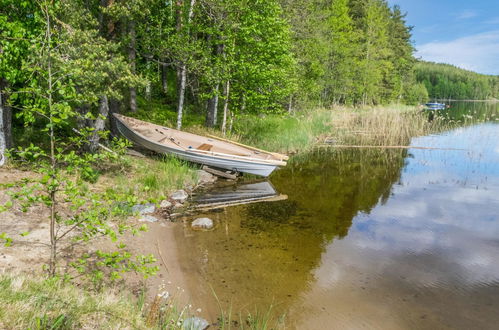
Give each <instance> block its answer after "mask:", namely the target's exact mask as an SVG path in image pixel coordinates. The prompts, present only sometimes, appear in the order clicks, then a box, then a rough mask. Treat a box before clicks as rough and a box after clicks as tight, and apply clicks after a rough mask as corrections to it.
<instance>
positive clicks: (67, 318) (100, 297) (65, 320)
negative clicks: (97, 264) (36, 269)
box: [0, 274, 284, 330]
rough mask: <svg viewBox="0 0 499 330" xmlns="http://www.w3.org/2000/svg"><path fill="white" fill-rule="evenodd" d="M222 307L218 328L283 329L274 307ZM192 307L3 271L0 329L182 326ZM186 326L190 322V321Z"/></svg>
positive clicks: (159, 297) (162, 297)
mask: <svg viewBox="0 0 499 330" xmlns="http://www.w3.org/2000/svg"><path fill="white" fill-rule="evenodd" d="M231 313H232V311H231V310H230V309H229V310H228V311H224V310H222V309H221V317H220V319H219V324H218V325H217V326H216V327H217V328H218V329H234V328H236V329H254V330H257V329H258V330H265V329H279V328H284V323H283V321H282V320H277V321H274V320H273V318H272V306H271V307H270V308H269V310H268V311H266V312H264V313H258V312H255V313H253V314H251V313H248V314H247V316H245V317H243V315H242V314H239V320H238V321H232V320H231V318H230V315H231ZM191 316H192V313H191V312H190V307H189V306H185V307H183V308H180V307H179V306H178V305H177V303H176V298H175V297H174V296H173V297H169V296H168V295H157V296H156V297H155V298H154V300H153V301H152V302H151V303H150V304H145V303H144V299H143V296H141V297H138V298H137V297H135V296H133V295H132V294H131V293H129V292H126V291H123V290H121V291H118V290H114V289H111V288H106V289H104V290H102V291H98V292H96V291H90V290H86V289H85V288H81V287H77V286H75V285H73V284H70V283H67V282H65V281H63V280H61V279H59V278H44V277H30V278H28V277H27V276H22V275H16V276H14V275H8V274H2V275H0V328H2V329H33V330H35V329H36V330H42V329H44V330H45V329H54V330H57V329H183V330H186V329H187V330H188V329H189V327H188V326H187V327H184V321H185V320H186V319H187V318H190V317H191ZM186 325H187V324H186ZM210 328H211V327H210Z"/></svg>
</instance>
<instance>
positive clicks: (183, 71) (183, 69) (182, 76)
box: [177, 0, 196, 129]
mask: <svg viewBox="0 0 499 330" xmlns="http://www.w3.org/2000/svg"><path fill="white" fill-rule="evenodd" d="M195 5H196V0H191V5H190V7H189V14H188V16H187V26H188V25H189V23H190V21H191V19H192V15H194V6H195ZM180 13H181V11H180ZM179 20H180V23H179V22H178V21H177V29H178V30H182V22H181V18H180V17H179ZM186 33H188V31H187V32H186ZM186 81H187V66H186V64H185V62H182V63H181V64H180V70H179V87H178V91H179V92H178V106H177V129H181V128H182V115H183V111H184V98H185V85H186Z"/></svg>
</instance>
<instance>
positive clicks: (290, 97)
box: [288, 94, 293, 114]
mask: <svg viewBox="0 0 499 330" xmlns="http://www.w3.org/2000/svg"><path fill="white" fill-rule="evenodd" d="M292 112H293V94H290V95H289V103H288V113H289V114H291V113H292Z"/></svg>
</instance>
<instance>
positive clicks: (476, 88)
mask: <svg viewBox="0 0 499 330" xmlns="http://www.w3.org/2000/svg"><path fill="white" fill-rule="evenodd" d="M416 78H417V81H418V82H420V83H423V84H424V85H425V87H426V89H427V90H428V94H429V96H430V98H435V99H457V100H465V99H469V100H487V99H491V98H499V77H497V76H488V75H482V74H478V73H475V72H471V71H468V70H463V69H460V68H457V67H455V66H452V65H449V64H439V63H432V62H423V61H420V62H418V63H417V65H416Z"/></svg>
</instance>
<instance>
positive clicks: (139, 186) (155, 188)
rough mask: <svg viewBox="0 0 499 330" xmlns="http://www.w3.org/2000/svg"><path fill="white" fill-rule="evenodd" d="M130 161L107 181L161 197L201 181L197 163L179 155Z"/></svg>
mask: <svg viewBox="0 0 499 330" xmlns="http://www.w3.org/2000/svg"><path fill="white" fill-rule="evenodd" d="M130 163H131V166H130V167H129V168H128V169H127V170H126V171H124V172H122V173H118V174H116V175H112V174H111V175H108V176H107V177H106V178H105V182H106V184H111V185H112V187H113V188H112V190H113V191H114V192H116V193H122V194H123V193H124V194H129V195H134V196H136V197H137V198H139V199H144V200H145V199H148V200H151V201H159V200H161V199H164V198H166V196H168V194H169V193H171V192H172V191H174V190H176V189H183V188H185V187H186V186H194V185H195V184H196V182H197V177H198V174H197V172H196V167H195V165H191V164H189V163H188V162H185V161H183V160H180V159H178V158H176V157H171V156H163V155H158V156H155V157H148V158H136V157H134V158H132V159H131V160H130Z"/></svg>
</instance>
